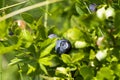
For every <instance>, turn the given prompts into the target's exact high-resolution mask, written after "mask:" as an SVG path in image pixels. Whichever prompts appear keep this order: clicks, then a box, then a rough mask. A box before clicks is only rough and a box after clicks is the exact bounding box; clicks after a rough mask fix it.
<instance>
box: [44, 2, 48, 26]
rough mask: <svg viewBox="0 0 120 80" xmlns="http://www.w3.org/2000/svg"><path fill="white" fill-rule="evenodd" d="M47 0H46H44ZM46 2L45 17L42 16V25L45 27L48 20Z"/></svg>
mask: <svg viewBox="0 0 120 80" xmlns="http://www.w3.org/2000/svg"><path fill="white" fill-rule="evenodd" d="M46 1H47V0H46ZM47 12H48V4H47V5H46V6H45V18H44V27H45V28H46V27H47V20H48V13H47Z"/></svg>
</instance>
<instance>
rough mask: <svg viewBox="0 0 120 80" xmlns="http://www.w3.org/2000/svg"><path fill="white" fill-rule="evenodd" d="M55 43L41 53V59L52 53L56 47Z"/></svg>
mask: <svg viewBox="0 0 120 80" xmlns="http://www.w3.org/2000/svg"><path fill="white" fill-rule="evenodd" d="M55 44H56V43H55V42H53V43H51V44H50V45H48V46H46V48H45V49H44V50H43V51H42V52H41V53H40V57H44V56H46V55H48V54H50V52H51V51H52V49H53V48H54V47H55Z"/></svg>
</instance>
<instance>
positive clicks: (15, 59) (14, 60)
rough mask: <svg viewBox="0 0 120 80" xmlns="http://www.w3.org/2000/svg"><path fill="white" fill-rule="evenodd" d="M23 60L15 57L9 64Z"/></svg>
mask: <svg viewBox="0 0 120 80" xmlns="http://www.w3.org/2000/svg"><path fill="white" fill-rule="evenodd" d="M21 61H23V59H18V58H14V59H13V60H11V62H10V63H9V65H14V64H16V63H19V62H21Z"/></svg>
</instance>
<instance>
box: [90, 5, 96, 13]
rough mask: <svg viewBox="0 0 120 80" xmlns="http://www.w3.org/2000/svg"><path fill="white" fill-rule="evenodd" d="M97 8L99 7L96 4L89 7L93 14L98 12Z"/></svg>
mask: <svg viewBox="0 0 120 80" xmlns="http://www.w3.org/2000/svg"><path fill="white" fill-rule="evenodd" d="M96 7H97V5H96V4H95V3H93V4H90V5H89V9H90V10H91V11H92V12H94V11H96Z"/></svg>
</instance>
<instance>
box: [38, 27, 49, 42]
mask: <svg viewBox="0 0 120 80" xmlns="http://www.w3.org/2000/svg"><path fill="white" fill-rule="evenodd" d="M36 37H37V39H39V40H40V39H41V40H44V39H46V38H47V30H46V28H45V27H44V26H42V25H40V26H38V28H37V30H36Z"/></svg>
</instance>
